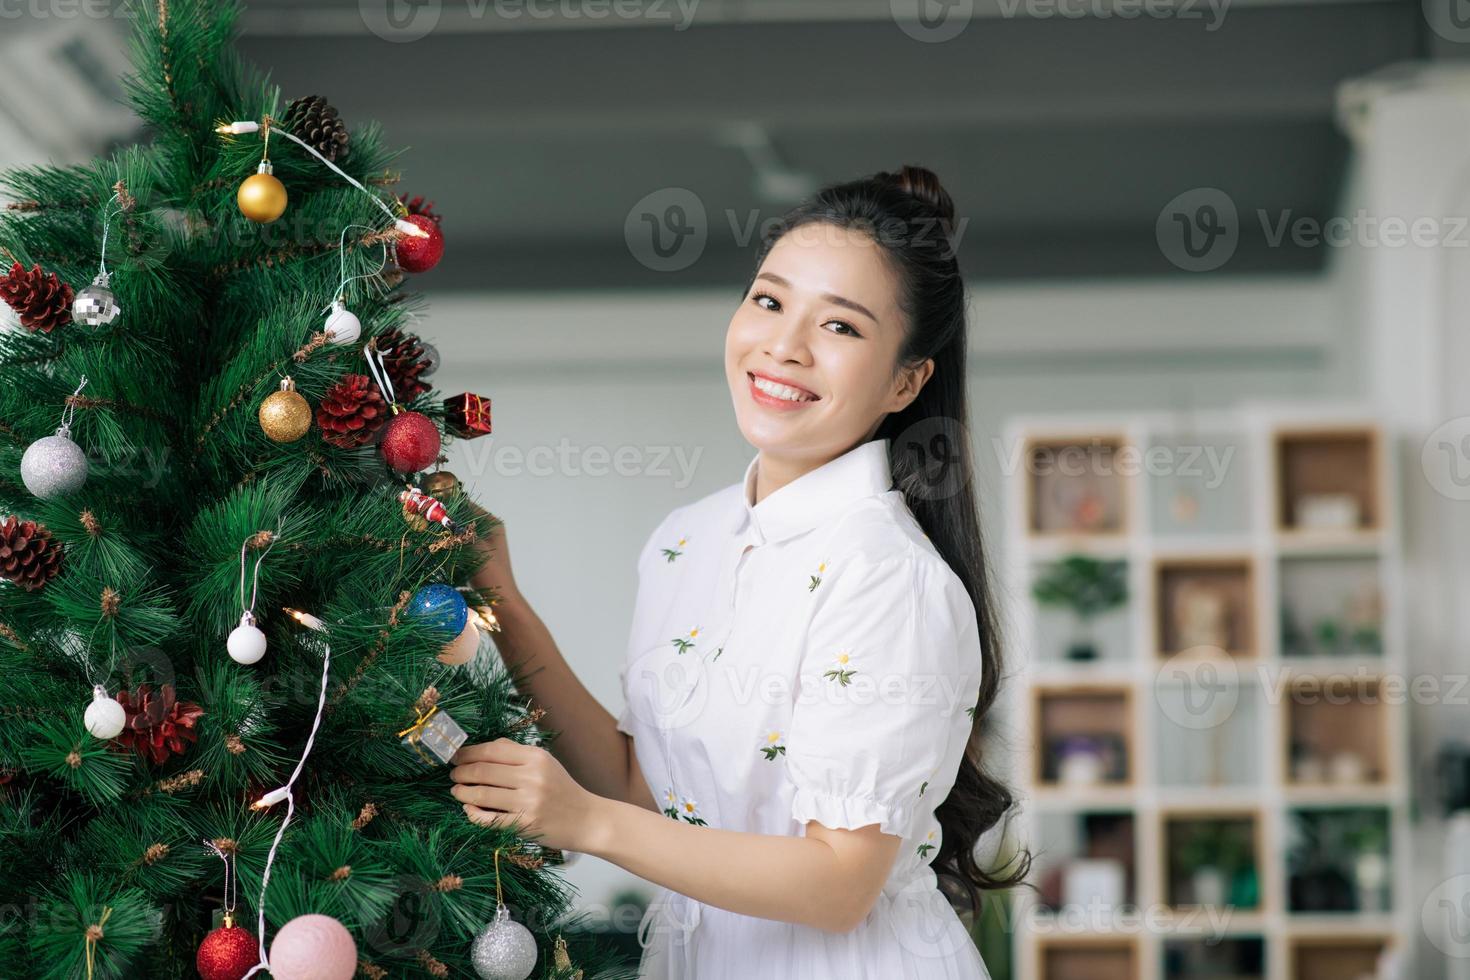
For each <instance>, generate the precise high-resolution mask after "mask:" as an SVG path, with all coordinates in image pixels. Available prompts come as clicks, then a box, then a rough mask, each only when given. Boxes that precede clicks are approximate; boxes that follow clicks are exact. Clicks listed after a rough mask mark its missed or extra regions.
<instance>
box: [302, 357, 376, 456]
mask: <svg viewBox="0 0 1470 980" xmlns="http://www.w3.org/2000/svg"><path fill="white" fill-rule="evenodd" d="M387 421H388V403H387V402H385V401H384V400H383V396H382V394H381V393H380V392H379V391H378V385H377V382H375V381H373V379H372V378H370V377H368V376H367V375H365V374H347V375H343V376H342V379H341V380H340V381H338V382H337V383H336V384H334V385H332V387H331V389H330V390H328V391H327V393H326V395H324V396H323V397H322V402H321V404H320V405H318V406H317V410H316V424H317V428H319V429H321V430H322V439H323V440H324V441H326V442H327V443H329V444H331V445H333V446H337V447H338V448H341V449H356V448H357V447H358V446H365V445H367V444H368V443H370V442H372V441H373V436H375V435H377V434H378V430H379V429H381V428H382V427H383V425H384V424H385V423H386V422H387Z"/></svg>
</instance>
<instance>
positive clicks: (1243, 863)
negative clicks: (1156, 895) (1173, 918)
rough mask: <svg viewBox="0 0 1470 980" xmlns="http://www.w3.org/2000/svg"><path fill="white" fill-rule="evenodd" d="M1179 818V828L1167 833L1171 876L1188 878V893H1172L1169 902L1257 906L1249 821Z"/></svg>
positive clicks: (1256, 887) (1240, 906)
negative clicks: (1171, 844)
mask: <svg viewBox="0 0 1470 980" xmlns="http://www.w3.org/2000/svg"><path fill="white" fill-rule="evenodd" d="M1181 822H1182V823H1183V824H1184V827H1183V828H1182V831H1181V832H1180V833H1178V834H1177V836H1175V835H1170V837H1171V839H1172V840H1173V842H1174V844H1175V850H1174V852H1173V853H1172V854H1171V855H1170V861H1171V863H1172V864H1173V865H1174V866H1173V867H1172V868H1171V877H1172V878H1173V879H1174V880H1182V881H1185V882H1187V883H1188V892H1189V894H1187V895H1183V896H1181V895H1178V894H1174V895H1173V896H1171V898H1172V900H1171V902H1170V904H1172V905H1176V906H1177V905H1208V906H1215V907H1224V906H1226V905H1231V904H1233V905H1235V906H1237V908H1241V909H1251V908H1256V907H1257V906H1258V905H1259V885H1258V882H1257V878H1256V870H1255V861H1256V858H1255V848H1254V845H1253V843H1252V840H1251V836H1250V835H1251V828H1250V825H1249V824H1248V823H1246V822H1244V821H1242V820H1238V819H1234V818H1223V819H1222V818H1213V817H1201V818H1198V819H1189V820H1187V821H1181Z"/></svg>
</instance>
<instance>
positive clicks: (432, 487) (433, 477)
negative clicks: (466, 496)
mask: <svg viewBox="0 0 1470 980" xmlns="http://www.w3.org/2000/svg"><path fill="white" fill-rule="evenodd" d="M459 491H460V485H459V477H457V476H455V475H454V474H453V473H451V472H449V471H448V470H435V471H434V472H433V473H430V474H429V475H428V476H426V477H424V493H426V494H428V495H429V496H431V497H438V498H439V499H440V500H443V499H444V498H445V497H449V496H453V495H454V494H456V493H459Z"/></svg>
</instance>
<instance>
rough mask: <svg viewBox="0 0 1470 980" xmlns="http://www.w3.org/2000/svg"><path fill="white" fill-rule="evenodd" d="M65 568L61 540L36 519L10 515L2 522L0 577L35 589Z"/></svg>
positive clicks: (0, 526) (32, 589) (0, 534)
mask: <svg viewBox="0 0 1470 980" xmlns="http://www.w3.org/2000/svg"><path fill="white" fill-rule="evenodd" d="M59 571H61V543H60V542H58V541H55V540H53V539H52V537H51V532H50V531H48V530H46V529H45V528H44V527H42V526H41V525H40V524H37V523H36V522H35V521H23V520H21V519H20V518H18V517H7V518H6V519H5V521H4V522H3V523H0V578H4V579H9V580H10V581H12V582H14V583H15V584H16V585H19V586H20V587H21V588H22V589H25V590H26V591H27V592H34V591H36V590H37V589H39V588H40V587H41V586H43V585H45V584H46V583H47V582H49V581H51V580H52V579H53V578H55V577H56V573H57V572H59Z"/></svg>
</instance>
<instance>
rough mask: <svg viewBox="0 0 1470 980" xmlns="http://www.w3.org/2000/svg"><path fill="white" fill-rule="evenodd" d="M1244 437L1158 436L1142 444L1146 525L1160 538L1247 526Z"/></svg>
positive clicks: (1241, 530)
mask: <svg viewBox="0 0 1470 980" xmlns="http://www.w3.org/2000/svg"><path fill="white" fill-rule="evenodd" d="M1247 443H1248V440H1247V438H1246V436H1245V435H1244V434H1243V433H1238V432H1212V433H1209V434H1194V433H1168V434H1164V433H1161V434H1158V435H1156V436H1154V437H1153V438H1151V439H1150V440H1149V443H1148V447H1149V448H1148V455H1147V456H1146V457H1145V458H1146V459H1148V460H1150V461H1153V460H1159V461H1160V463H1158V464H1151V465H1150V466H1149V467H1147V469H1146V472H1147V473H1148V474H1149V475H1148V486H1149V497H1148V499H1149V523H1150V526H1151V528H1152V529H1153V533H1154V534H1155V535H1158V536H1160V537H1177V536H1197V535H1222V534H1245V533H1247V532H1248V531H1249V530H1250V523H1251V513H1250V501H1251V490H1250V472H1249V462H1248V461H1247V459H1246V448H1245V447H1246V445H1247Z"/></svg>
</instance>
